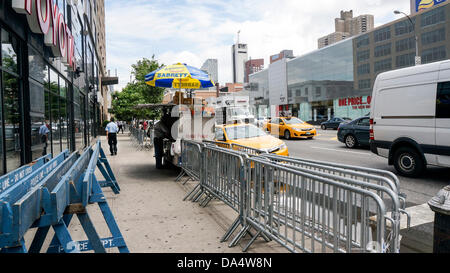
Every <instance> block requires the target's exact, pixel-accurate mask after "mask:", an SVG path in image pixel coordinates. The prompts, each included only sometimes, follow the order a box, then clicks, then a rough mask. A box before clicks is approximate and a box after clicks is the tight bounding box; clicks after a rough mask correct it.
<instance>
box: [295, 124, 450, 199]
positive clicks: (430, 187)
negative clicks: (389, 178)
mask: <svg viewBox="0 0 450 273" xmlns="http://www.w3.org/2000/svg"><path fill="white" fill-rule="evenodd" d="M318 134H319V135H318V136H317V137H316V138H315V139H313V140H303V139H299V140H290V141H286V144H287V146H288V148H289V153H290V155H291V156H293V157H304V158H309V159H315V160H324V161H330V162H336V163H343V164H350V165H357V166H363V167H370V168H377V169H383V170H387V171H392V172H394V173H396V172H395V169H394V167H393V166H389V165H388V164H387V159H385V158H382V157H379V156H377V155H375V154H372V153H371V152H370V150H369V148H368V147H366V148H357V149H348V148H346V147H345V144H344V143H341V142H339V141H338V140H337V131H334V130H326V131H324V130H321V129H319V130H318ZM398 177H399V179H400V185H401V191H402V192H404V193H406V194H407V202H408V204H407V206H408V207H410V206H415V205H421V204H424V203H426V202H428V200H429V199H430V198H432V197H433V196H434V195H435V194H436V193H437V192H438V191H439V190H440V189H442V188H443V187H445V186H447V185H448V184H450V169H448V168H437V167H429V169H428V170H427V172H426V173H425V174H424V175H423V176H422V177H420V178H417V179H413V178H405V177H401V176H398Z"/></svg>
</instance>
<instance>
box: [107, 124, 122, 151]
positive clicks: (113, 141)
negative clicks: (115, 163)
mask: <svg viewBox="0 0 450 273" xmlns="http://www.w3.org/2000/svg"><path fill="white" fill-rule="evenodd" d="M114 121H115V119H114V118H111V122H110V123H108V125H106V129H105V130H106V137H107V138H108V144H109V151H110V152H111V155H117V132H119V127H118V126H117V124H116V123H115V122H114Z"/></svg>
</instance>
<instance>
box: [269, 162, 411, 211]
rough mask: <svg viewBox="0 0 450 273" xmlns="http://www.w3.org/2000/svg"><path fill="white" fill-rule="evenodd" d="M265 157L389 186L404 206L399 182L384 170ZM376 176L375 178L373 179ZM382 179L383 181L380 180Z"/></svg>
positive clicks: (403, 195) (403, 196) (403, 197)
mask: <svg viewBox="0 0 450 273" xmlns="http://www.w3.org/2000/svg"><path fill="white" fill-rule="evenodd" d="M263 156H265V157H268V158H270V159H271V160H274V161H277V162H285V163H286V164H289V165H295V166H300V167H302V166H303V167H305V168H311V169H317V170H321V171H324V172H325V171H326V172H332V173H333V174H338V175H340V176H345V177H352V178H356V177H358V178H360V179H361V180H364V181H366V182H370V183H377V184H378V185H383V184H386V185H389V187H390V188H391V189H392V190H393V191H394V192H396V193H397V194H398V195H399V197H400V199H401V201H402V203H403V204H402V205H403V208H404V206H405V202H404V201H405V198H406V196H405V194H403V193H401V192H400V181H399V180H398V177H397V176H396V175H395V174H393V173H392V172H389V171H385V170H379V169H373V168H366V167H359V166H354V165H345V164H340V163H332V162H325V161H319V160H311V159H304V158H296V157H284V156H277V155H274V154H268V155H263ZM344 172H346V173H344ZM364 174H367V175H369V176H372V177H371V178H368V177H369V176H367V177H365V176H364ZM375 176H376V177H375ZM381 178H384V179H381Z"/></svg>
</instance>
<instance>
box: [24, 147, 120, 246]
mask: <svg viewBox="0 0 450 273" xmlns="http://www.w3.org/2000/svg"><path fill="white" fill-rule="evenodd" d="M96 168H98V169H99V170H100V173H101V174H102V175H103V177H104V178H105V180H104V181H102V184H103V185H104V186H105V187H111V189H112V190H113V192H114V193H119V192H120V187H119V185H118V183H117V180H116V179H115V177H114V174H113V172H112V170H111V167H110V165H109V163H108V161H107V159H106V156H105V153H104V152H103V150H102V148H101V144H100V141H99V142H97V144H96V145H95V148H94V149H93V150H92V149H91V148H89V149H88V150H87V151H85V152H84V153H83V155H82V156H81V157H80V158H79V159H78V161H77V163H75V165H74V167H73V168H72V169H71V170H69V172H68V173H67V174H66V176H65V177H64V178H63V179H62V180H61V181H60V183H59V184H58V185H57V186H56V187H55V188H54V189H53V191H52V192H51V193H50V198H49V199H50V200H51V203H50V204H48V207H49V209H52V212H51V213H49V214H48V215H44V216H43V217H42V218H41V223H39V224H38V226H40V228H39V229H38V232H37V235H36V237H35V239H34V241H33V243H32V246H31V247H30V252H39V251H40V249H41V247H42V244H43V242H44V240H45V237H46V236H47V232H48V229H49V228H48V225H49V224H48V221H50V222H51V223H52V224H54V223H58V224H60V225H62V226H63V228H64V226H65V227H67V226H68V225H69V224H70V222H71V220H72V219H73V216H74V215H76V216H77V217H78V220H79V221H80V223H81V226H82V227H83V230H84V232H85V234H86V236H87V237H88V240H87V241H78V242H73V241H72V239H71V237H70V234H68V233H67V234H66V235H65V236H58V235H57V234H55V236H54V237H53V239H52V241H51V243H50V246H49V249H48V250H47V252H49V253H60V252H65V253H68V252H84V251H91V250H94V251H95V252H96V253H106V248H115V247H117V248H118V250H119V252H121V253H128V252H129V250H128V248H127V245H126V243H125V240H124V239H123V236H122V234H121V232H120V229H119V227H118V225H117V223H116V221H115V219H114V216H113V214H112V211H111V209H110V208H109V205H108V203H107V201H106V197H105V196H104V194H103V191H102V187H101V185H100V182H99V181H98V180H97V178H96V176H95V170H96ZM68 189H69V190H68ZM95 203H97V204H98V206H99V207H100V210H101V212H102V214H103V217H104V220H105V222H106V224H107V226H108V228H109V231H110V233H111V235H112V236H111V237H108V238H100V236H99V235H98V233H97V231H96V229H95V227H94V225H93V223H92V221H91V219H90V217H89V214H88V212H87V210H86V207H87V206H88V205H89V204H95ZM63 208H64V209H63ZM47 218H48V219H47Z"/></svg>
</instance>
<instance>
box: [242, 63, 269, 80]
mask: <svg viewBox="0 0 450 273" xmlns="http://www.w3.org/2000/svg"><path fill="white" fill-rule="evenodd" d="M263 69H264V59H250V60H248V61H246V62H245V82H246V83H248V76H249V75H251V74H253V73H256V72H259V71H261V70H263Z"/></svg>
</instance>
